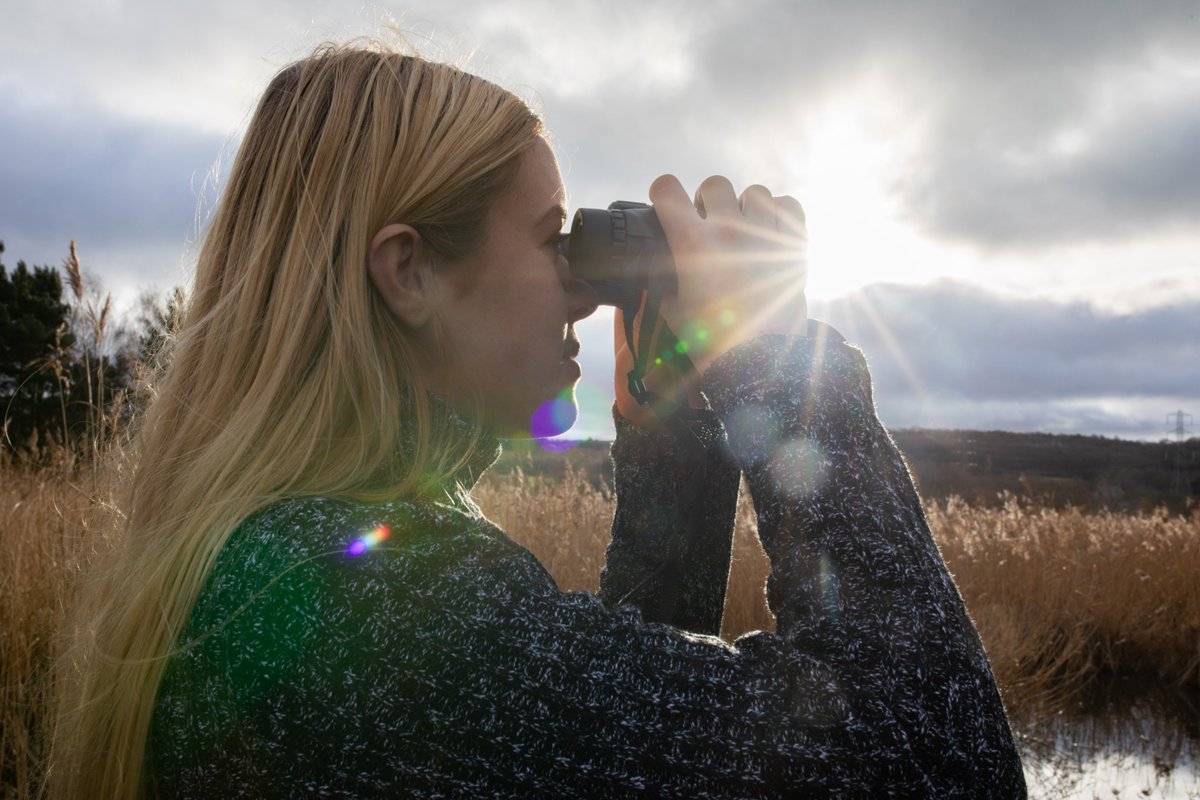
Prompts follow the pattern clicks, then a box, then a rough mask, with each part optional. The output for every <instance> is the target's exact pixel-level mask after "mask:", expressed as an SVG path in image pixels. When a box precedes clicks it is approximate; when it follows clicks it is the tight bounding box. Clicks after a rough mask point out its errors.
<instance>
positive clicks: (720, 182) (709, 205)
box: [694, 175, 741, 219]
mask: <svg viewBox="0 0 1200 800" xmlns="http://www.w3.org/2000/svg"><path fill="white" fill-rule="evenodd" d="M694 202H695V206H696V211H697V212H699V214H700V216H701V217H704V218H705V219H720V218H726V219H733V218H736V217H738V216H740V214H741V209H739V208H738V200H737V193H736V192H734V190H733V184H732V183H730V182H729V178H726V177H725V176H724V175H713V176H712V177H709V178H706V179H705V180H704V182H703V183H701V184H700V186H699V188H697V189H696V197H695V200H694Z"/></svg>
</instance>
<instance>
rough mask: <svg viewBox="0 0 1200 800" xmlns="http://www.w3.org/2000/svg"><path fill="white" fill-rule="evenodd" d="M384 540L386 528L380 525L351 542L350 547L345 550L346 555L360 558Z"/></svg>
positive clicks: (386, 536) (386, 535)
mask: <svg viewBox="0 0 1200 800" xmlns="http://www.w3.org/2000/svg"><path fill="white" fill-rule="evenodd" d="M386 538H388V527H387V525H380V526H378V527H376V528H375V529H374V530H372V531H371V532H369V533H365V534H363V535H362V536H360V537H358V538H357V539H355V540H354V541H353V542H351V543H350V546H349V547H347V548H346V555H348V556H361V555H362V554H363V553H365V552H367V551H368V550H370V549H371V548H373V547H375V546H377V545H378V544H379V543H380V542H382V541H383V540H384V539H386Z"/></svg>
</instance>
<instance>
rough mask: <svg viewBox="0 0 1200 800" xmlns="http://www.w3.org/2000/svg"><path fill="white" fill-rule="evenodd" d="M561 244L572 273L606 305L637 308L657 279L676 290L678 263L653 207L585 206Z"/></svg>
mask: <svg viewBox="0 0 1200 800" xmlns="http://www.w3.org/2000/svg"><path fill="white" fill-rule="evenodd" d="M559 247H560V248H561V250H562V253H563V255H564V256H566V258H567V262H568V263H569V264H570V269H571V274H572V275H573V276H574V277H576V278H578V279H579V280H582V281H584V282H585V283H587V284H589V285H590V286H591V287H592V289H593V290H594V291H595V292H596V297H597V300H598V302H599V303H600V304H601V305H610V306H616V307H617V308H620V309H622V310H624V311H627V312H636V311H637V309H638V306H639V305H640V304H641V298H642V292H644V291H645V290H646V289H647V288H649V287H650V285H651V284H652V283H654V284H655V285H657V286H659V287H660V288H661V289H663V290H664V291H674V290H675V263H674V261H673V260H672V258H671V249H670V248H669V247H668V246H667V237H666V235H665V234H664V233H663V229H662V225H660V224H659V222H658V215H657V214H655V213H654V208H653V206H650V205H647V204H645V203H632V202H627V201H617V202H615V203H613V204H612V205H610V206H609V207H608V209H607V210H603V209H599V208H581V209H579V210H578V211H576V212H575V217H574V219H573V220H572V222H571V233H570V235H569V236H567V237H566V238H565V239H564V240H563V242H562V244H561V245H559Z"/></svg>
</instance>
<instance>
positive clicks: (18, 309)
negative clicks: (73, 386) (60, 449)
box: [0, 243, 75, 448]
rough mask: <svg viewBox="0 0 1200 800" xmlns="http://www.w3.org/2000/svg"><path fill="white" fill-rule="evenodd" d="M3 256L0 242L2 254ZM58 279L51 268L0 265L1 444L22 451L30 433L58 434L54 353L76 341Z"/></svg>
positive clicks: (59, 390)
mask: <svg viewBox="0 0 1200 800" xmlns="http://www.w3.org/2000/svg"><path fill="white" fill-rule="evenodd" d="M3 252H4V246H3V243H0V253H3ZM62 291H63V286H62V279H61V277H60V276H59V273H58V270H56V269H54V268H53V267H39V266H34V267H33V268H32V269H31V268H30V267H29V266H27V265H26V264H25V262H24V261H18V262H17V268H16V269H15V270H14V271H13V273H12V276H11V277H10V276H9V274H8V270H7V269H6V268H5V266H4V265H3V263H0V425H2V426H3V430H4V433H5V436H4V437H3V441H2V446H4V447H9V448H20V447H22V446H23V445H24V444H25V443H26V441H27V440H28V439H29V438H30V436H31V435H32V434H33V433H34V431H35V430H36V431H42V432H48V431H59V432H61V431H62V428H63V426H64V424H65V422H66V419H65V398H64V397H63V389H64V387H63V385H62V383H63V382H62V381H60V377H61V372H56V370H55V364H56V363H58V362H57V361H56V354H61V353H62V352H63V351H64V350H65V349H67V348H70V347H71V346H72V345H73V344H74V342H75V337H74V335H73V334H72V333H71V332H70V330H69V327H68V325H67V320H68V314H69V312H70V306H68V305H67V304H66V303H64V302H62Z"/></svg>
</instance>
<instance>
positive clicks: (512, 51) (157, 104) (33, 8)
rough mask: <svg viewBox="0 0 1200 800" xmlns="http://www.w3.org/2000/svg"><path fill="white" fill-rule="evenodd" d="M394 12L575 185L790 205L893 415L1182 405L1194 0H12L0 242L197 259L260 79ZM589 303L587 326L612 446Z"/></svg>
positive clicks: (593, 200) (1193, 357) (819, 301)
mask: <svg viewBox="0 0 1200 800" xmlns="http://www.w3.org/2000/svg"><path fill="white" fill-rule="evenodd" d="M389 16H390V17H391V18H392V19H394V20H395V21H396V22H398V23H399V26H400V27H401V28H402V29H403V30H404V31H406V32H407V34H408V37H409V39H410V40H411V41H412V42H414V43H415V44H417V45H418V46H419V47H420V48H421V49H422V50H423V51H424V52H425V53H426V54H427V55H431V56H434V57H439V58H442V59H446V60H452V61H455V62H465V64H466V65H467V66H468V67H469V68H470V69H472V70H473V71H476V72H479V73H481V74H483V75H486V76H487V77H489V78H492V79H494V80H496V81H498V82H500V83H502V84H503V85H506V86H508V87H510V88H512V89H514V90H516V91H517V92H518V93H520V94H522V95H523V96H526V97H528V98H530V99H531V100H532V101H533V102H534V103H535V104H537V105H538V106H539V107H540V108H541V109H542V111H543V113H544V116H545V118H546V121H547V124H548V125H549V127H550V129H551V131H552V132H553V134H554V137H555V146H556V149H557V151H558V153H559V158H560V160H561V162H562V166H563V171H564V176H565V179H566V183H567V188H568V191H569V192H570V195H571V202H572V204H573V205H575V206H578V205H586V206H597V205H599V206H603V205H607V203H608V202H609V201H611V200H615V199H630V200H638V199H645V194H646V187H647V186H648V185H649V182H650V181H651V180H652V179H653V178H654V177H655V176H657V175H659V174H661V173H663V172H673V173H675V174H677V175H679V176H680V178H681V179H682V180H683V181H684V183H685V185H689V186H694V185H695V184H696V183H698V182H699V180H701V179H702V178H703V177H705V176H706V175H709V174H712V173H714V172H721V173H724V174H726V175H728V176H729V177H730V178H731V179H732V180H733V182H734V183H735V184H737V185H744V184H746V183H750V182H759V183H765V184H767V185H768V186H771V187H772V188H773V189H775V190H776V191H777V192H779V193H784V192H786V193H790V194H793V195H795V196H796V197H798V198H800V199H801V201H802V202H803V203H804V205H805V208H806V210H807V212H808V219H809V232H810V240H811V243H812V245H811V246H812V249H811V257H810V263H811V279H810V284H809V296H810V298H811V307H812V313H813V315H814V316H818V317H821V318H823V319H826V320H827V321H829V322H831V323H832V324H834V325H835V326H837V327H839V328H841V329H842V330H843V332H844V333H846V334H847V335H848V336H849V337H850V338H852V339H853V340H854V341H856V342H857V343H859V344H860V345H861V346H862V347H863V349H864V350H865V351H866V353H867V356H868V358H869V360H870V361H871V364H872V368H873V371H874V373H875V377H876V383H877V388H876V396H877V398H878V401H879V408H880V414H881V416H882V417H883V419H884V421H885V422H887V423H888V424H890V425H894V426H924V427H943V428H945V427H960V428H983V429H993V428H998V429H1006V430H1041V431H1051V432H1071V433H1093V434H1103V435H1110V436H1122V437H1130V438H1145V439H1158V438H1161V437H1163V436H1164V435H1165V431H1166V415H1167V413H1168V412H1172V411H1175V410H1176V409H1179V408H1181V409H1183V410H1184V411H1187V412H1189V413H1194V414H1197V415H1198V416H1200V2H1197V0H1189V2H1170V1H1169V0H1147V1H1145V2H1129V3H1117V2H1085V1H1084V0H1079V1H1078V2H1056V3H1044V2H1026V1H1025V0H1012V1H1010V2H994V1H993V2H986V1H979V2H970V1H968V0H964V1H962V2H949V0H947V2H925V3H915V2H914V3H893V2H883V1H882V0H881V1H879V2H840V3H832V2H767V1H766V0H735V1H730V2H702V1H701V0H688V2H652V1H651V0H644V1H643V2H598V1H594V2H580V1H575V2H572V1H570V0H556V1H555V2H542V1H541V0H523V1H522V2H511V3H504V2H497V1H496V0H491V1H490V2H483V1H482V0H466V1H464V2H454V0H441V2H435V1H433V0H425V1H423V2H411V3H406V4H402V5H400V4H398V5H378V6H375V5H364V4H362V3H360V2H341V1H340V0H324V1H323V2H311V1H310V0H205V2H186V0H178V1H177V2H150V1H149V0H138V1H137V2H123V1H122V0H60V1H59V2H55V3H31V2H12V3H6V7H5V11H4V15H3V18H4V24H3V26H2V27H0V52H3V53H4V58H3V61H2V63H0V240H2V241H3V242H4V243H5V246H6V252H5V254H4V256H3V260H4V263H5V264H7V265H8V266H9V267H10V268H11V267H12V266H13V265H14V264H15V263H16V261H17V260H25V261H27V262H31V263H37V264H55V265H57V264H59V263H61V261H62V259H63V257H64V256H65V255H66V252H67V245H68V242H69V241H70V240H71V239H75V240H77V241H78V243H79V250H80V255H81V258H82V259H83V261H84V264H85V268H86V269H88V270H89V271H90V272H91V273H92V274H93V275H94V276H95V277H96V278H98V279H99V280H100V281H101V282H102V283H103V285H104V286H105V288H106V289H108V290H111V291H112V292H113V294H114V295H115V296H116V297H117V298H118V300H119V301H120V302H122V303H124V304H125V305H126V306H127V307H128V306H130V305H131V304H132V302H133V299H134V298H135V297H136V295H137V294H138V292H139V291H141V290H142V289H147V288H154V289H159V290H162V289H166V288H169V287H171V286H174V285H176V284H181V283H182V284H185V285H186V283H187V281H188V280H189V276H190V267H191V264H192V261H193V259H194V255H195V252H196V248H197V247H198V242H199V240H200V238H201V236H202V232H203V226H204V221H205V220H206V219H207V217H208V215H209V214H210V213H211V209H212V206H213V204H214V203H215V202H216V201H217V197H218V192H217V189H218V187H219V186H220V181H221V176H222V174H223V172H224V171H225V170H227V169H228V165H229V163H230V161H231V158H232V155H233V153H234V152H235V151H236V148H237V144H238V141H239V137H240V134H241V131H242V130H243V128H244V126H245V124H246V121H247V118H248V115H249V112H250V110H251V109H252V107H253V104H254V102H255V100H256V98H257V96H258V94H259V93H260V92H261V91H262V89H263V88H264V86H265V85H266V83H267V81H268V80H269V79H270V77H271V75H272V74H273V73H274V72H275V71H277V70H278V69H279V68H280V67H281V66H283V65H284V64H286V63H288V62H289V61H291V60H293V59H294V58H297V57H300V56H302V55H304V54H305V53H306V52H307V51H308V50H310V49H311V48H312V46H313V45H314V44H316V43H318V42H320V41H322V40H326V39H344V38H347V37H349V36H353V35H357V34H371V33H377V32H379V31H380V30H381V24H382V23H383V21H384V20H386V18H388V17H389ZM610 320H611V318H610V317H608V316H605V315H604V314H597V315H596V317H594V318H593V319H592V320H589V321H587V322H585V323H584V324H583V326H582V329H581V336H582V338H583V345H584V352H583V357H582V361H583V365H584V370H585V378H584V384H583V386H582V387H581V392H580V394H581V397H582V400H583V404H584V416H583V418H582V419H581V422H580V424H579V425H578V426H577V428H576V430H575V434H576V435H581V436H588V435H590V436H596V437H607V436H608V435H609V434H610V430H611V427H610V423H609V422H608V421H607V416H608V412H607V409H608V406H609V404H610V402H611V396H612V395H611V388H610V383H611V356H610V355H609V354H610V353H611V321H610Z"/></svg>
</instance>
